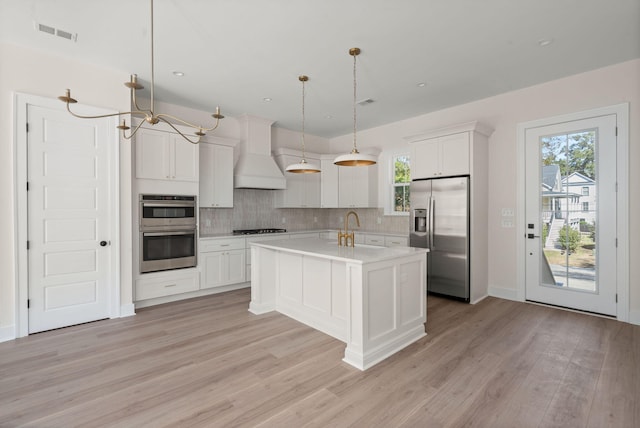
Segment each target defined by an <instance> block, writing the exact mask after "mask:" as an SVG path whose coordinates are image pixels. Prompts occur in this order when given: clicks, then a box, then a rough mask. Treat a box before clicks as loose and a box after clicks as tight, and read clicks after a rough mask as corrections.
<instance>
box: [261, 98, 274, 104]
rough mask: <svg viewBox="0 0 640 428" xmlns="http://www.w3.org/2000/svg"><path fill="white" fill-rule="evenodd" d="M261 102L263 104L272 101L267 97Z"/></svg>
mask: <svg viewBox="0 0 640 428" xmlns="http://www.w3.org/2000/svg"><path fill="white" fill-rule="evenodd" d="M262 101H264V102H265V103H270V102H271V101H272V99H271V98H269V97H264V98H263V99H262Z"/></svg>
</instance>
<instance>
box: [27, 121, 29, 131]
mask: <svg viewBox="0 0 640 428" xmlns="http://www.w3.org/2000/svg"><path fill="white" fill-rule="evenodd" d="M27 133H29V122H27Z"/></svg>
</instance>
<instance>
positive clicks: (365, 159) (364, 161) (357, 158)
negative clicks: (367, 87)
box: [333, 48, 376, 166]
mask: <svg viewBox="0 0 640 428" xmlns="http://www.w3.org/2000/svg"><path fill="white" fill-rule="evenodd" d="M349 55H351V56H352V57H353V149H352V150H351V153H348V154H346V155H340V156H338V157H337V158H335V159H334V161H333V163H334V164H336V165H338V166H370V165H375V163H376V158H375V157H373V156H370V155H366V154H362V153H360V152H359V151H358V147H357V146H356V95H357V90H356V88H357V86H356V57H357V56H358V55H360V48H351V49H349Z"/></svg>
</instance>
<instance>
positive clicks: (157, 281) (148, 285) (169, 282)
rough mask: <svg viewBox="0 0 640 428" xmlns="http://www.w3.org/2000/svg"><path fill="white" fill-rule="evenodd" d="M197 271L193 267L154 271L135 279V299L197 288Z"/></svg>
mask: <svg viewBox="0 0 640 428" xmlns="http://www.w3.org/2000/svg"><path fill="white" fill-rule="evenodd" d="M198 277H199V276H198V272H197V271H196V270H194V269H188V270H182V271H173V272H156V273H149V274H145V275H144V276H143V277H141V278H139V279H136V295H135V300H136V301H138V300H147V299H155V298H157V297H164V296H171V295H173V294H180V293H187V292H189V291H196V290H198V288H199V287H198Z"/></svg>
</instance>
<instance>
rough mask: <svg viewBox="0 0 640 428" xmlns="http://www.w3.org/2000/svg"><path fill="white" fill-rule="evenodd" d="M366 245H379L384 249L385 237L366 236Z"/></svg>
mask: <svg viewBox="0 0 640 428" xmlns="http://www.w3.org/2000/svg"><path fill="white" fill-rule="evenodd" d="M364 243H365V244H367V245H379V246H381V247H384V236H382V235H365V237H364Z"/></svg>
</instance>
